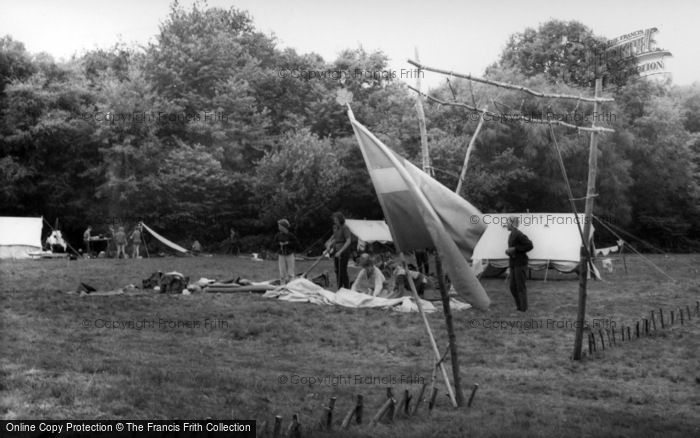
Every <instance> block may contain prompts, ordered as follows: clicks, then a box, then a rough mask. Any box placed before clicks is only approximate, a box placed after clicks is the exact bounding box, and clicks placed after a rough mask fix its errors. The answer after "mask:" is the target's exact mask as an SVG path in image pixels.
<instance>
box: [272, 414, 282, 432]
mask: <svg viewBox="0 0 700 438" xmlns="http://www.w3.org/2000/svg"><path fill="white" fill-rule="evenodd" d="M281 431H282V416H281V415H277V416H276V417H275V428H274V429H272V437H273V438H279V436H280V432H281Z"/></svg>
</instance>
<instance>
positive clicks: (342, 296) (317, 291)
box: [263, 278, 471, 313]
mask: <svg viewBox="0 0 700 438" xmlns="http://www.w3.org/2000/svg"><path fill="white" fill-rule="evenodd" d="M263 296H264V297H266V298H277V299H279V300H280V301H289V302H295V303H313V304H318V305H326V306H342V307H350V308H354V309H360V308H379V309H392V310H395V311H397V312H406V313H408V312H417V311H418V306H417V305H416V303H415V301H413V298H411V297H400V298H381V297H373V296H372V295H367V294H363V293H360V292H356V291H354V290H350V289H345V288H342V289H340V290H339V291H338V292H331V291H329V290H326V289H324V288H322V287H321V286H319V285H317V284H315V283H313V282H311V281H309V280H307V279H305V278H297V279H294V280H292V281H290V282H289V283H287V284H286V285H284V286H280V287H278V288H277V289H275V290H271V291H268V292H266V293H265V294H264V295H263ZM421 304H422V306H423V311H424V312H435V311H437V310H438V308H436V307H435V306H434V305H433V303H431V302H430V301H425V300H421ZM450 306H451V309H452V310H466V309H469V308H471V305H470V304H467V303H463V302H461V301H458V300H455V299H454V298H453V299H451V300H450Z"/></svg>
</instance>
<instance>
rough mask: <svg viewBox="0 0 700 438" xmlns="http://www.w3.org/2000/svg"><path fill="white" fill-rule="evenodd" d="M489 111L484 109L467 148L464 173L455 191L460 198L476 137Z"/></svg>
mask: <svg viewBox="0 0 700 438" xmlns="http://www.w3.org/2000/svg"><path fill="white" fill-rule="evenodd" d="M487 109H488V107H484V110H483V111H482V113H481V117H479V124H478V125H476V130H475V131H474V134H472V138H471V140H469V146H467V153H466V155H465V156H464V164H462V172H461V173H460V174H459V181H458V182H457V188H456V189H455V193H457V194H458V195H460V196H461V195H462V183H463V182H464V179H465V178H466V177H467V166H468V165H469V157H470V156H471V154H472V150H473V149H474V143H476V137H477V136H478V135H479V131H481V126H482V125H483V124H484V114H486V110H487Z"/></svg>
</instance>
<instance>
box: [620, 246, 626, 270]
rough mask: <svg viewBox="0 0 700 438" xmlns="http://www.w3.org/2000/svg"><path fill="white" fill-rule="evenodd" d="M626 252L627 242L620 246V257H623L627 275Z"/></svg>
mask: <svg viewBox="0 0 700 438" xmlns="http://www.w3.org/2000/svg"><path fill="white" fill-rule="evenodd" d="M624 250H625V242H622V245H620V255H621V256H622V264H623V265H624V267H625V274H627V259H625V253H624V252H623V251H624Z"/></svg>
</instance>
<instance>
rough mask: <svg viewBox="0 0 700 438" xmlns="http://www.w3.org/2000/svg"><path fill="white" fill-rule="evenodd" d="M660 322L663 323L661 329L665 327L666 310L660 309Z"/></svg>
mask: <svg viewBox="0 0 700 438" xmlns="http://www.w3.org/2000/svg"><path fill="white" fill-rule="evenodd" d="M659 321H661V328H665V327H664V309H662V308H660V307H659Z"/></svg>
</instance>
